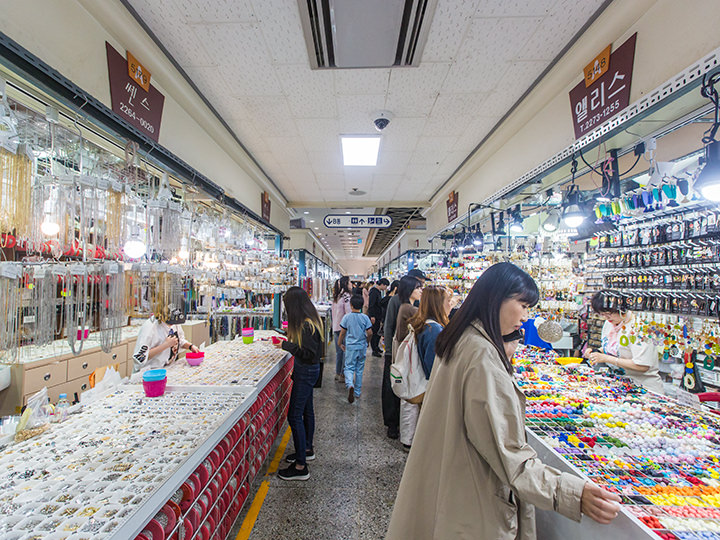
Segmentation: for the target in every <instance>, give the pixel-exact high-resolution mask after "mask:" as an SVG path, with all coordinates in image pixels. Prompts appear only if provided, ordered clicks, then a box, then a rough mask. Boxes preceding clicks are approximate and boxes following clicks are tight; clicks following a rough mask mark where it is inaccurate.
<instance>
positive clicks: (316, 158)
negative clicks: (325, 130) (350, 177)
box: [308, 148, 344, 174]
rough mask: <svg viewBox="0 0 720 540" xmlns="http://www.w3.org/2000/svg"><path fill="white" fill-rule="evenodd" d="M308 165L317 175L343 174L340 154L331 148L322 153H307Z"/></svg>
mask: <svg viewBox="0 0 720 540" xmlns="http://www.w3.org/2000/svg"><path fill="white" fill-rule="evenodd" d="M308 155H309V157H310V163H311V165H312V168H313V171H315V172H316V173H317V174H343V173H344V167H343V160H342V154H341V153H340V152H337V151H334V152H333V151H332V149H331V148H327V149H325V151H322V152H309V153H308Z"/></svg>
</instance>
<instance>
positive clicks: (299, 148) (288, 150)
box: [265, 137, 310, 165]
mask: <svg viewBox="0 0 720 540" xmlns="http://www.w3.org/2000/svg"><path fill="white" fill-rule="evenodd" d="M265 142H266V144H267V146H268V148H270V151H271V152H272V153H273V155H274V156H275V159H276V160H277V161H278V163H283V164H285V163H294V162H303V163H305V164H307V165H309V164H310V161H309V160H308V155H307V150H305V147H304V146H303V144H302V140H300V139H299V138H298V137H267V138H266V139H265Z"/></svg>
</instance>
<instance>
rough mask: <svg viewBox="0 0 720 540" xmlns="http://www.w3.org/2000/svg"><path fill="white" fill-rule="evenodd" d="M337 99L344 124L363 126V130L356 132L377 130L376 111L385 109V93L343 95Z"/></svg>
mask: <svg viewBox="0 0 720 540" xmlns="http://www.w3.org/2000/svg"><path fill="white" fill-rule="evenodd" d="M336 99H337V106H338V110H339V111H340V121H341V122H342V123H343V124H344V125H345V124H349V125H353V126H358V127H360V126H362V131H356V132H355V133H374V132H375V126H374V125H373V119H374V118H373V117H374V113H376V112H378V111H381V110H384V109H385V94H367V95H357V94H355V95H342V96H337V98H336ZM343 133H348V132H347V131H344V132H343Z"/></svg>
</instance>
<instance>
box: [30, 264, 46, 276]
mask: <svg viewBox="0 0 720 540" xmlns="http://www.w3.org/2000/svg"><path fill="white" fill-rule="evenodd" d="M46 274H47V267H46V266H35V267H34V268H33V277H34V278H35V279H42V278H44V277H45V275H46Z"/></svg>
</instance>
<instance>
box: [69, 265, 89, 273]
mask: <svg viewBox="0 0 720 540" xmlns="http://www.w3.org/2000/svg"><path fill="white" fill-rule="evenodd" d="M68 269H69V270H70V273H71V274H74V275H76V276H84V275H85V274H87V267H86V266H85V265H84V264H80V263H75V264H71V265H70V266H69V268H68Z"/></svg>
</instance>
